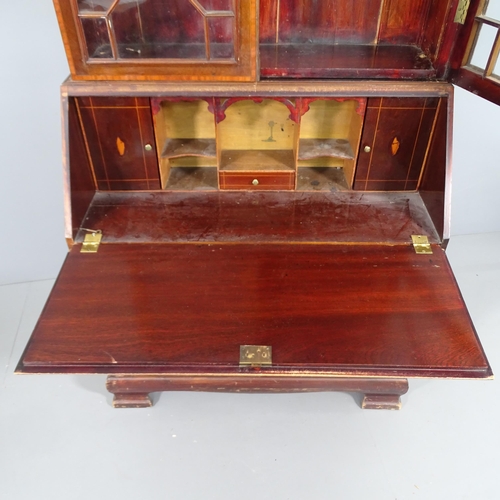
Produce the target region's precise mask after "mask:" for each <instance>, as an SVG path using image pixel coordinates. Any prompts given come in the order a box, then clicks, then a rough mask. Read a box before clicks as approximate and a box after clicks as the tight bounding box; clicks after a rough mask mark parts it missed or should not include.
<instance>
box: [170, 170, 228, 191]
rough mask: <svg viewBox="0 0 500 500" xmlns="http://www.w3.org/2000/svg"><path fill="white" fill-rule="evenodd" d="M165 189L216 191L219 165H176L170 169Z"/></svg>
mask: <svg viewBox="0 0 500 500" xmlns="http://www.w3.org/2000/svg"><path fill="white" fill-rule="evenodd" d="M165 189H167V190H172V191H177V190H178V191H215V190H217V189H218V180H217V167H174V168H171V169H170V173H169V176H168V180H167V184H166V186H165Z"/></svg>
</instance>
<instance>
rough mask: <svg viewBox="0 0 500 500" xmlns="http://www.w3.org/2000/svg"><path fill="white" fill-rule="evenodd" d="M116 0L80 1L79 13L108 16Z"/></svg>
mask: <svg viewBox="0 0 500 500" xmlns="http://www.w3.org/2000/svg"><path fill="white" fill-rule="evenodd" d="M113 2H114V0H78V13H79V14H86V13H91V12H102V13H103V14H106V12H108V10H109V8H110V7H111V5H113Z"/></svg>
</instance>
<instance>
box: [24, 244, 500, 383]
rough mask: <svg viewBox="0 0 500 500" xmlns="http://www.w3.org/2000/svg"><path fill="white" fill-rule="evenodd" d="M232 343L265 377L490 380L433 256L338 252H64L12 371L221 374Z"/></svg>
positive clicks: (234, 352)
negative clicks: (256, 354)
mask: <svg viewBox="0 0 500 500" xmlns="http://www.w3.org/2000/svg"><path fill="white" fill-rule="evenodd" d="M245 344H254V345H270V346H272V348H273V366H272V368H263V369H262V370H263V371H270V372H273V371H274V372H276V371H283V370H284V371H297V370H299V371H322V372H327V373H335V374H337V373H338V374H354V375H362V374H373V375H379V376H420V375H422V376H457V377H487V376H489V375H490V374H491V372H490V368H489V366H488V362H487V360H486V358H485V356H484V354H483V352H482V349H481V346H480V344H479V342H478V340H477V338H476V335H475V332H474V328H473V326H472V323H471V320H470V318H469V316H468V313H467V311H466V309H465V306H464V302H463V300H462V298H461V296H460V293H459V291H458V288H457V285H456V283H455V281H454V278H453V275H452V273H451V271H450V268H449V265H448V262H447V259H446V257H445V254H444V252H443V251H442V250H441V249H440V248H439V247H437V246H435V247H434V254H433V255H416V254H415V252H414V250H413V248H412V247H411V246H410V245H396V246H391V245H345V244H339V245H325V244H323V245H321V244H317V245H307V244H263V245H262V244H261V245H256V244H218V243H217V244H181V243H174V244H169V243H157V244H102V245H101V248H100V249H99V252H98V253H97V254H82V253H80V245H76V246H75V247H74V248H73V250H72V251H71V253H70V255H69V257H68V259H67V261H66V263H65V265H64V268H63V270H62V272H61V274H60V276H59V279H58V282H57V285H56V287H55V288H54V291H53V293H52V295H51V297H50V299H49V301H48V303H47V305H46V307H45V310H44V312H43V314H42V317H41V319H40V321H39V323H38V326H37V327H36V329H35V332H34V334H33V336H32V339H31V341H30V343H29V345H28V347H27V350H26V352H25V354H24V356H23V359H22V362H21V364H20V367H19V369H20V370H21V371H23V372H90V373H134V372H135V373H137V372H141V373H147V372H153V373H172V372H174V373H177V372H189V371H190V370H196V371H197V372H200V371H202V372H218V373H221V372H222V373H232V374H234V373H241V372H246V371H248V369H240V368H239V366H238V362H239V346H240V345H245Z"/></svg>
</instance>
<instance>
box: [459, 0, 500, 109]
mask: <svg viewBox="0 0 500 500" xmlns="http://www.w3.org/2000/svg"><path fill="white" fill-rule="evenodd" d="M458 15H459V12H458V13H457V16H458ZM462 21H463V23H464V24H463V27H462V28H461V30H460V33H459V37H458V42H457V45H456V48H455V51H454V54H453V58H452V68H453V71H452V78H451V81H452V82H453V83H455V84H456V85H458V86H460V87H462V88H464V89H466V90H469V91H470V92H473V93H474V94H476V95H480V96H481V97H484V98H485V99H488V100H489V101H491V102H494V103H495V104H500V0H472V1H471V2H470V7H469V10H468V14H467V17H466V18H464V19H462Z"/></svg>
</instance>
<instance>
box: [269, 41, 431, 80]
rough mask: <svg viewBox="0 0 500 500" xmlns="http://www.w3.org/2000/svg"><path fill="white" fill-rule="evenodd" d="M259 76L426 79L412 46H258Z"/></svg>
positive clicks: (426, 65)
mask: <svg viewBox="0 0 500 500" xmlns="http://www.w3.org/2000/svg"><path fill="white" fill-rule="evenodd" d="M260 61H261V75H262V76H263V77H269V78H290V77H294V78H396V79H401V78H405V79H429V78H433V77H434V76H435V75H436V71H435V69H434V68H433V66H432V63H431V61H430V60H429V58H428V57H427V56H426V55H425V54H424V53H423V52H422V51H421V50H420V49H419V48H418V47H416V46H414V45H340V44H339V45H335V44H326V43H324V44H313V43H301V44H298V43H286V44H283V43H282V44H279V45H275V44H267V43H263V44H260Z"/></svg>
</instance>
